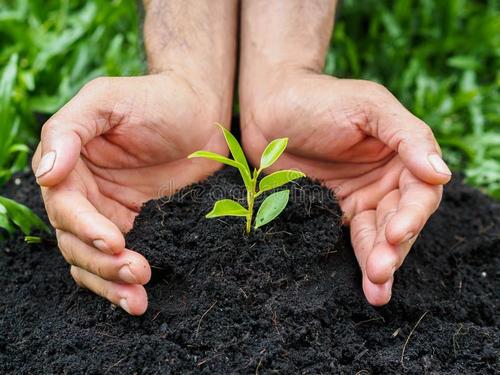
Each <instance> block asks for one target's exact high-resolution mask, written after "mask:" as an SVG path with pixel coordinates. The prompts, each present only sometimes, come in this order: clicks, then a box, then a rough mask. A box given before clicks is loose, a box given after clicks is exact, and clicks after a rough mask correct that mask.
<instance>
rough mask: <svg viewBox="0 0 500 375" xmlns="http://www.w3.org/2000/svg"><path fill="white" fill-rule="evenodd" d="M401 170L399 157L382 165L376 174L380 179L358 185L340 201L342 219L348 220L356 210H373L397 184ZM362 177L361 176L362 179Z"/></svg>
mask: <svg viewBox="0 0 500 375" xmlns="http://www.w3.org/2000/svg"><path fill="white" fill-rule="evenodd" d="M402 170H403V164H402V163H401V160H400V159H399V158H397V157H396V158H394V159H393V160H391V161H390V162H389V163H388V164H387V165H386V166H384V167H383V168H382V169H381V170H380V171H373V172H374V173H375V172H378V173H377V174H378V175H379V176H380V179H378V180H375V181H372V182H371V183H369V184H367V185H366V186H363V187H358V190H356V191H354V192H353V193H352V194H350V195H349V196H348V197H347V198H345V199H342V200H341V201H340V206H341V208H342V211H343V213H344V220H345V222H346V223H348V222H349V218H351V217H353V216H354V215H355V214H356V213H358V212H363V211H366V210H373V209H375V208H376V207H377V205H378V204H379V202H380V201H381V200H382V199H383V198H384V197H385V196H386V195H387V193H389V192H390V191H392V190H394V189H395V188H396V187H397V186H398V182H399V177H400V175H401V171H402ZM362 178H363V177H361V179H362Z"/></svg>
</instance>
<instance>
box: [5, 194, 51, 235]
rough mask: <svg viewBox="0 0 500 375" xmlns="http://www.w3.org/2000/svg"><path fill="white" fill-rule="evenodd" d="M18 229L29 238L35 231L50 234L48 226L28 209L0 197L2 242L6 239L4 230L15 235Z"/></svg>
mask: <svg viewBox="0 0 500 375" xmlns="http://www.w3.org/2000/svg"><path fill="white" fill-rule="evenodd" d="M16 228H18V229H20V230H21V231H22V232H23V234H24V235H25V236H29V234H30V233H31V232H32V231H33V229H38V230H40V231H44V232H46V233H50V229H49V227H48V226H47V224H45V223H44V222H43V221H42V219H40V218H39V217H38V216H37V215H36V214H35V213H33V211H31V210H30V209H29V208H28V207H26V206H25V205H23V204H21V203H17V202H16V201H13V200H12V199H8V198H6V197H2V196H0V240H3V239H5V238H4V236H3V233H2V230H4V231H5V232H7V233H8V234H13V233H14V232H15V231H16Z"/></svg>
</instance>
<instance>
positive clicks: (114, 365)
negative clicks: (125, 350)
mask: <svg viewBox="0 0 500 375" xmlns="http://www.w3.org/2000/svg"><path fill="white" fill-rule="evenodd" d="M125 358H127V357H123V358H122V359H120V360H118V361H117V362H116V363H115V364H113V365H111V366H109V367H108V369H107V370H106V372H105V374H107V373H108V372H109V371H110V370H111V369H112V368H113V367H116V366H118V365H119V364H120V363H121V362H122V361H123V360H124V359H125Z"/></svg>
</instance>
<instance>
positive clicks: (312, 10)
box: [240, 0, 336, 82]
mask: <svg viewBox="0 0 500 375" xmlns="http://www.w3.org/2000/svg"><path fill="white" fill-rule="evenodd" d="M335 7H336V0H307V1H304V0H243V1H242V15H241V20H242V21H241V77H240V80H241V81H243V82H245V81H247V80H251V79H252V78H253V79H255V78H256V77H255V76H256V75H257V76H258V75H259V74H261V72H262V71H270V70H276V69H286V68H289V67H292V68H303V69H307V70H314V71H318V72H320V71H322V69H323V65H324V60H325V56H326V53H327V50H328V44H329V41H330V36H331V33H332V29H333V22H334V15H335Z"/></svg>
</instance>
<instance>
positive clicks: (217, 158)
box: [188, 151, 243, 169]
mask: <svg viewBox="0 0 500 375" xmlns="http://www.w3.org/2000/svg"><path fill="white" fill-rule="evenodd" d="M192 158H205V159H210V160H215V161H218V162H219V163H222V164H227V165H230V166H231V167H235V168H238V169H240V168H243V166H242V165H241V164H240V163H238V162H237V161H235V160H233V159H229V158H226V157H225V156H222V155H219V154H216V153H215V152H210V151H196V152H193V153H192V154H191V155H189V156H188V159H192Z"/></svg>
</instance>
